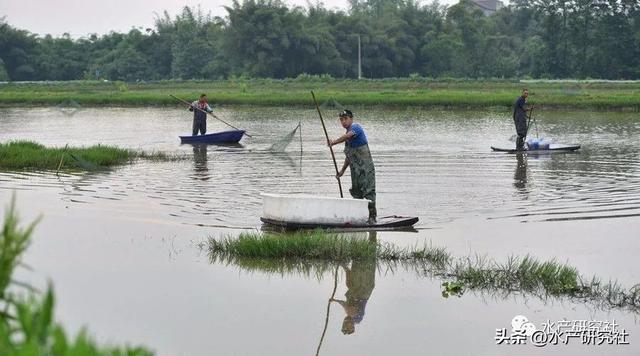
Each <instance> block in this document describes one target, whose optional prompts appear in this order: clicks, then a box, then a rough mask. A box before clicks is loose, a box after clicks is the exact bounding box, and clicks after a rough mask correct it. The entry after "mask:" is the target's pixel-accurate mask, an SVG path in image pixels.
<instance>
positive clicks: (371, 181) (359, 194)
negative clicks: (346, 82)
mask: <svg viewBox="0 0 640 356" xmlns="http://www.w3.org/2000/svg"><path fill="white" fill-rule="evenodd" d="M339 117H340V124H342V127H344V128H345V129H346V130H347V132H346V133H345V134H344V135H342V136H340V137H338V138H337V139H335V140H328V144H329V146H330V147H331V146H335V145H337V144H339V143H342V142H344V143H345V145H344V153H345V155H346V158H345V160H344V164H343V165H342V169H341V170H340V171H338V173H337V177H338V178H340V177H341V176H342V175H343V174H344V172H345V171H346V169H347V167H349V169H350V170H351V189H349V192H350V193H351V196H352V197H354V198H355V199H368V200H369V220H368V221H367V223H368V224H369V225H373V224H375V223H376V216H377V211H376V171H375V168H374V166H373V159H371V152H369V143H368V141H367V136H366V135H365V133H364V129H363V128H362V126H360V124H356V123H354V122H353V113H352V112H351V111H350V110H344V111H342V112H341V113H340V114H339Z"/></svg>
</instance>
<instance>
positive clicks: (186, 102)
mask: <svg viewBox="0 0 640 356" xmlns="http://www.w3.org/2000/svg"><path fill="white" fill-rule="evenodd" d="M169 96H170V97H172V98H174V99H176V100H178V101H181V102H183V103H185V104H187V105H189V106H190V107H193V108H194V109H196V110H200V111H202V112H203V113H207V114H209V115H211V116H213V117H214V118H216V120H219V121H221V122H223V123H225V124H227V125H229V126H231V127H232V128H234V129H236V130H238V131H244V130H240V129H239V128H237V127H235V126H233V125H231V124H230V123H228V122H226V121H224V120H222V119H221V118H219V117H217V116H216V115H214V114H213V113H210V112H208V111H205V110H202V109H200V108H197V107H195V106H193V105H191V103H190V102H188V101H186V100H182V99H180V98H178V97H176V96H173V95H171V94H169ZM244 134H245V135H247V137H251V135H249V134H248V133H246V132H245V133H244Z"/></svg>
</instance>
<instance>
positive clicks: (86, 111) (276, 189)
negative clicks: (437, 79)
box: [0, 107, 640, 355]
mask: <svg viewBox="0 0 640 356" xmlns="http://www.w3.org/2000/svg"><path fill="white" fill-rule="evenodd" d="M353 111H354V113H355V116H356V117H355V121H356V122H360V123H361V124H362V125H363V127H364V128H365V130H366V132H367V135H368V139H369V145H370V149H371V152H372V156H373V159H374V162H375V166H376V189H377V197H378V200H377V205H378V214H379V216H385V215H393V214H403V215H416V216H418V217H419V218H420V221H419V223H418V224H417V225H416V226H415V230H414V231H403V232H377V233H370V232H357V233H348V234H342V235H340V237H343V238H347V239H352V240H361V241H366V242H367V243H369V244H371V245H372V246H375V249H376V251H383V252H384V251H386V250H384V249H385V248H391V249H397V250H398V251H400V252H398V253H401V254H402V253H405V254H407V253H411V251H415V250H419V249H423V248H424V249H425V251H427V250H428V251H435V252H433V253H431V254H427V255H428V256H431V257H429V258H426V259H422V260H419V261H418V260H415V259H413V260H411V259H409V260H406V259H405V260H403V259H400V258H396V259H394V258H385V257H384V254H383V253H380V254H379V256H377V257H375V258H373V259H367V260H359V259H354V260H341V261H323V260H307V259H304V258H298V259H278V258H276V259H264V258H246V257H241V256H234V255H232V254H231V255H230V254H227V253H223V252H220V251H219V250H216V248H215V246H214V245H215V244H213V245H212V242H210V239H211V238H213V239H215V240H216V241H223V240H224V239H231V240H233V239H236V238H237V237H238V236H239V235H240V234H242V233H249V234H255V233H260V231H261V230H262V229H263V226H262V225H261V223H260V220H259V218H260V215H261V212H262V206H261V198H260V193H261V192H270V193H308V194H320V195H324V196H338V194H339V193H338V187H337V184H336V179H335V177H334V176H335V171H334V167H333V163H332V162H331V156H330V154H329V151H328V148H327V147H326V141H325V139H324V135H323V133H322V127H321V125H320V122H319V120H318V117H317V112H315V110H313V108H312V107H310V108H308V109H303V108H295V109H290V108H274V107H270V108H266V107H265V108H262V107H258V108H257V107H223V108H220V109H219V110H218V111H216V114H217V115H218V116H219V117H220V118H222V119H224V120H225V121H228V122H231V123H233V124H234V125H235V126H238V127H241V128H243V129H245V130H247V132H248V133H249V134H250V135H252V137H246V136H245V137H244V138H243V139H242V141H240V144H239V145H234V146H191V145H180V141H179V139H178V135H185V134H189V132H190V130H191V116H190V114H189V113H188V112H186V111H184V110H179V109H175V108H155V107H150V108H83V107H71V108H69V107H66V108H60V107H58V108H29V109H18V108H11V109H0V141H1V142H3V143H4V142H7V141H11V140H31V141H35V142H38V143H41V144H44V145H46V146H55V147H64V146H65V145H67V144H68V145H69V146H89V145H94V144H104V145H112V146H118V147H123V148H130V149H135V150H143V151H145V152H162V153H166V154H170V155H172V156H176V157H179V159H172V160H168V161H162V160H159V161H149V160H137V161H134V162H133V163H131V164H125V165H121V166H117V167H115V168H111V169H109V170H95V171H85V172H78V171H68V170H62V171H61V172H60V174H58V175H56V173H55V171H38V170H3V171H1V172H0V201H1V202H3V203H4V204H3V205H7V204H8V202H9V201H10V199H11V196H12V195H14V194H15V196H16V201H17V203H16V206H17V210H18V211H19V212H20V216H21V219H22V222H23V223H27V222H30V221H32V220H35V219H36V218H38V217H41V221H40V222H39V224H38V225H37V228H36V230H35V232H34V235H33V242H32V245H31V247H30V248H29V250H28V251H27V254H26V256H25V263H26V264H27V265H28V266H29V269H20V270H19V273H18V275H17V276H16V278H17V279H19V280H21V281H25V282H28V283H31V284H34V285H37V286H45V285H46V283H47V281H51V282H52V283H53V285H54V286H55V290H56V298H57V300H56V303H57V309H56V314H57V318H58V319H59V320H60V321H61V322H62V323H63V324H64V325H65V326H67V328H68V329H69V330H71V331H74V332H77V331H78V330H80V329H81V328H83V327H85V326H86V327H87V328H88V329H89V332H90V334H91V335H93V336H94V337H95V338H96V339H98V340H99V341H100V342H103V343H111V344H125V343H130V344H136V345H138V344H141V345H145V346H147V347H148V348H150V349H152V350H155V352H156V353H157V354H158V355H212V354H219V355H314V354H323V355H388V354H393V353H396V354H403V355H424V354H438V355H461V354H464V355H511V354H514V353H518V354H523V355H529V354H531V355H537V354H545V355H546V354H557V355H560V354H562V355H583V354H622V355H637V354H638V353H639V352H640V320H639V318H638V317H639V316H640V309H639V307H638V305H637V304H634V302H633V300H636V301H637V295H636V294H634V293H637V294H640V291H638V286H637V285H638V283H640V269H638V268H637V265H638V264H637V256H639V255H640V244H639V243H638V237H639V236H640V233H639V231H640V138H639V137H640V120H638V114H637V113H631V112H589V111H549V112H546V111H539V112H536V113H534V115H535V116H534V117H535V119H536V122H537V131H538V135H539V136H541V137H542V136H544V137H545V138H549V139H551V140H553V141H554V142H558V143H579V144H581V145H582V148H581V149H580V150H579V151H577V152H575V153H566V154H552V155H549V154H537V155H536V154H525V155H513V154H505V153H496V152H491V150H490V146H492V145H494V146H495V145H502V146H504V145H515V144H514V142H512V141H510V138H511V137H512V135H513V134H514V128H513V121H512V120H511V118H510V113H509V112H504V111H498V110H496V111H490V110H489V111H446V110H441V111H438V110H420V109H417V108H415V109H414V108H409V109H406V110H398V109H384V108H368V109H360V108H353ZM323 113H324V114H325V121H326V123H327V128H328V131H329V134H330V136H332V137H337V136H338V135H340V134H342V133H343V129H342V128H341V127H340V126H339V122H338V120H337V117H336V114H337V109H336V110H333V109H327V110H324V111H323ZM298 123H301V128H302V130H301V132H302V135H301V138H300V137H299V136H298V135H297V133H296V135H295V136H293V137H291V142H290V143H289V144H288V145H287V146H286V147H285V148H284V150H280V151H277V152H274V151H273V150H271V149H270V148H272V146H273V145H274V144H276V143H281V142H282V140H283V138H286V136H287V135H288V134H289V133H290V132H291V131H292V130H293V129H294V128H295V127H296V126H297V125H298ZM226 129H227V128H226V127H225V126H224V124H222V123H219V122H217V121H215V120H209V121H208V131H209V132H214V131H219V130H226ZM535 129H536V126H533V128H532V132H531V134H532V135H535V134H536V131H535ZM300 141H302V144H301V142H300ZM338 147H339V146H336V156H337V157H338V159H339V162H338V164H341V161H342V159H343V157H344V156H343V154H342V152H341V149H340V148H338ZM343 186H344V187H345V188H348V187H349V186H350V182H349V177H348V175H345V177H344V178H343ZM345 191H346V189H345ZM386 256H387V257H389V256H392V254H387V255H386ZM443 256H446V258H445V257H443ZM442 261H445V262H446V263H447V264H446V266H445V265H443V264H442V263H443V262H442ZM523 261H524V262H523ZM523 263H524V265H523ZM557 266H570V268H569V267H567V268H569V269H570V270H571V271H569V270H565V269H563V268H556V267H557ZM492 268H493V269H492ZM488 270H489V271H490V270H494V271H498V270H499V271H501V272H499V273H498V272H496V273H493V272H492V273H493V274H492V275H491V277H490V278H489V277H487V275H486V273H483V272H482V271H485V272H486V271H488ZM478 271H481V272H478ZM505 271H507V272H508V273H511V272H512V274H508V273H507V272H505ZM509 271H510V272H509ZM523 271H524V272H523ZM526 271H534V272H535V273H534V274H538V275H542V277H543V279H544V278H547V279H549V280H555V281H557V280H563V279H562V278H564V277H563V276H565V272H566V273H568V274H569V275H572V273H574V274H577V276H579V280H580V281H581V282H582V283H585V284H588V285H589V286H591V287H594V288H595V289H598V292H597V293H586V292H584V291H583V290H581V289H579V288H575V286H573V285H570V286H569V287H568V288H570V289H571V290H573V291H574V292H572V293H563V292H561V293H557V292H554V290H553V289H549V288H551V287H548V285H547V284H545V283H544V281H543V282H541V283H542V284H540V285H542V287H540V285H539V284H537V282H531V281H530V280H529V279H528V274H527V273H526ZM549 271H551V272H549ZM567 271H568V272H567ZM474 273H475V274H474ZM505 273H507V274H505ZM496 276H498V277H499V278H498V277H496ZM572 276H573V275H572ZM574 277H575V276H574ZM593 277H595V278H597V279H598V280H599V281H600V282H597V281H594V280H592V278H593ZM532 278H534V277H532ZM572 278H573V277H572ZM567 283H569V282H567ZM610 283H614V284H610ZM599 286H601V287H602V288H600V287H599ZM566 287H567V286H566V285H563V286H561V288H565V289H566ZM618 291H623V292H620V293H623V294H620V293H618ZM621 295H624V296H627V297H628V296H631V297H630V298H631V299H629V298H627V299H625V298H626V297H624V298H623V297H621ZM633 298H636V299H633ZM330 299H332V301H331V302H329V300H330ZM630 300H631V301H630ZM522 317H526V319H527V320H528V323H527V325H528V326H529V327H530V326H533V327H534V328H536V329H537V330H545V333H542V332H541V333H538V334H537V335H539V336H540V335H542V336H544V337H546V339H538V340H537V343H538V345H537V346H534V345H533V342H532V340H531V339H527V342H526V344H525V345H512V344H513V343H516V342H517V340H518V339H517V335H516V336H514V335H515V334H517V333H518V330H514V329H519V328H520V327H521V326H522V325H524V324H525V323H523V322H522V320H523V319H522ZM583 321H591V324H590V325H592V329H593V328H595V326H593V325H599V326H598V327H599V328H600V329H599V332H600V333H599V334H598V333H596V334H597V335H600V336H592V338H591V339H589V334H588V333H586V332H583V333H577V332H575V331H576V328H579V327H580V325H582V324H581V323H582V322H583ZM594 323H595V324H594ZM597 323H599V324H597ZM612 323H613V324H612ZM515 324H518V325H515ZM545 325H547V327H546V329H545ZM611 325H614V327H612V326H611ZM562 327H564V328H565V329H562ZM572 327H573V328H574V329H573V331H574V333H573V334H572V333H571V332H570V331H571V330H570V329H571V328H572ZM607 327H608V328H609V329H606V328H607ZM567 328H569V329H567ZM554 331H555V334H554ZM578 331H579V330H578ZM583 331H584V330H583ZM501 332H504V333H505V334H501ZM593 334H594V333H593V332H592V335H593ZM501 335H502V336H501ZM505 335H506V336H505ZM553 335H556V336H555V341H556V342H555V343H554V338H553V337H552V336H553ZM584 335H586V336H584ZM603 335H608V337H609V339H607V340H603V338H604V337H605V336H603ZM598 337H599V339H598ZM505 338H506V339H507V340H504V339H505ZM498 339H501V341H500V340H498ZM509 342H510V343H512V344H510V345H508V344H507V343H509ZM598 343H602V344H601V345H597V344H598Z"/></svg>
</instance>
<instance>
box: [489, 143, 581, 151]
mask: <svg viewBox="0 0 640 356" xmlns="http://www.w3.org/2000/svg"><path fill="white" fill-rule="evenodd" d="M491 149H492V150H493V151H496V152H506V153H527V152H528V153H554V152H558V153H562V152H574V151H576V150H579V149H580V145H563V144H559V143H552V144H550V145H549V147H548V148H538V149H526V150H524V151H518V150H516V149H515V148H513V147H509V148H506V147H494V146H491Z"/></svg>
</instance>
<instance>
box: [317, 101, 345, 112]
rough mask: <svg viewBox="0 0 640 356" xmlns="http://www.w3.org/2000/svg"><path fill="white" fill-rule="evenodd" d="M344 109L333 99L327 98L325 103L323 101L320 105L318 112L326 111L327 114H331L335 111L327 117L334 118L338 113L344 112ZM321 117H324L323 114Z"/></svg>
mask: <svg viewBox="0 0 640 356" xmlns="http://www.w3.org/2000/svg"><path fill="white" fill-rule="evenodd" d="M344 109H345V107H344V105H342V104H340V103H339V102H338V101H337V100H336V99H335V98H333V97H331V98H329V99H328V100H327V101H325V102H324V103H322V104H321V105H320V110H321V111H326V112H327V113H331V112H333V111H335V113H331V115H329V116H334V114H337V113H338V112H340V111H342V110H344ZM322 114H323V115H325V113H324V112H323V113H322Z"/></svg>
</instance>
